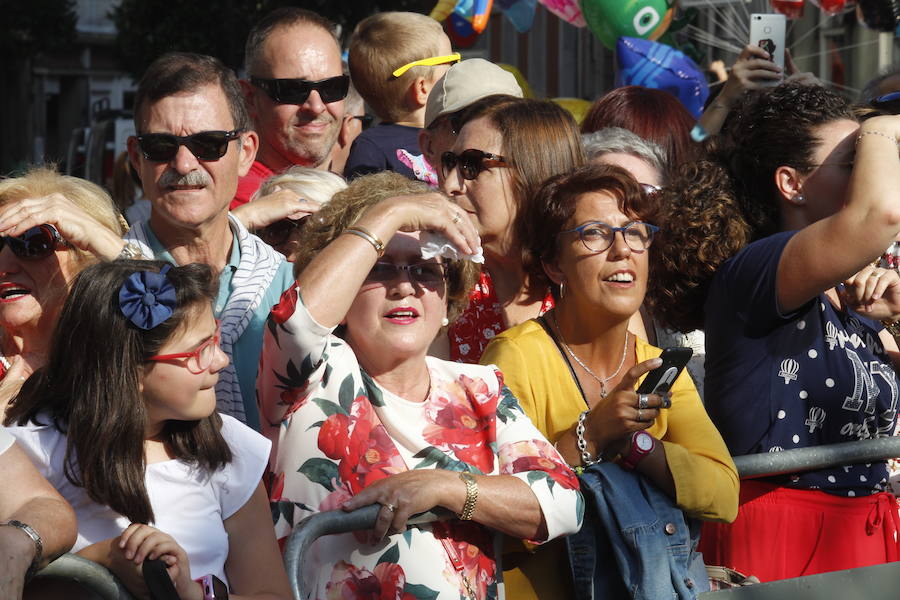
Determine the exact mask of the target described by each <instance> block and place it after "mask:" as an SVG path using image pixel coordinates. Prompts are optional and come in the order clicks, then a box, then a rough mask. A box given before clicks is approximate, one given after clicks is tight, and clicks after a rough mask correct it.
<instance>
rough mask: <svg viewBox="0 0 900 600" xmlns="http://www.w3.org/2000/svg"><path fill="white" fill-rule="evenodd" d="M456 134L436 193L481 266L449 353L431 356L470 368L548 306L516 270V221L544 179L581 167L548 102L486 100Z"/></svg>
mask: <svg viewBox="0 0 900 600" xmlns="http://www.w3.org/2000/svg"><path fill="white" fill-rule="evenodd" d="M458 127H461V129H459V136H458V137H457V138H456V142H455V143H454V145H453V149H452V150H451V151H449V152H445V153H444V154H443V156H442V157H441V168H442V169H443V170H444V185H443V186H442V188H441V189H442V190H443V191H444V192H445V193H446V194H448V195H449V196H450V197H451V198H453V201H454V202H456V203H457V204H458V205H459V206H460V207H461V208H462V209H463V210H464V211H465V212H466V213H468V215H469V216H470V217H471V219H472V221H473V222H474V223H475V226H476V229H477V231H478V234H479V235H480V236H481V241H482V245H483V247H484V260H485V263H484V270H483V271H482V275H481V279H480V280H479V282H478V285H477V286H476V287H475V291H474V292H473V293H472V296H471V298H470V303H469V306H468V308H466V310H465V312H464V313H463V314H462V315H461V316H460V318H459V319H457V321H456V322H455V323H454V324H453V325H451V327H450V329H449V331H448V338H449V342H450V348H449V351H448V350H446V349H444V350H442V351H437V349H436V351H437V353H438V354H440V355H445V356H447V355H448V356H450V357H451V359H453V360H458V361H461V362H472V363H475V362H478V359H479V357H480V356H481V353H482V352H483V351H484V348H485V347H486V346H487V344H488V342H490V341H491V338H493V337H494V336H495V335H497V334H498V333H500V332H501V331H503V330H505V329H506V328H508V327H512V326H514V325H518V324H519V323H521V322H522V321H526V320H528V319H530V318H533V317H536V316H538V315H540V314H543V313H544V312H546V311H547V310H548V309H550V308H551V307H552V306H553V298H552V297H551V296H550V294H549V291H548V289H547V288H546V286H544V285H543V284H541V285H534V284H533V282H531V281H530V280H529V278H528V275H527V274H526V273H525V271H524V269H523V267H522V249H523V243H522V240H523V239H524V238H523V237H522V234H521V228H522V227H523V223H522V219H523V217H522V214H523V211H524V206H525V204H526V203H527V202H528V200H529V198H530V197H531V196H532V194H533V193H534V191H535V190H536V189H537V187H538V186H539V185H540V184H541V183H542V182H543V181H544V180H545V179H547V178H548V177H551V176H553V175H556V174H557V173H566V172H568V171H571V170H572V169H574V168H575V167H577V166H579V165H581V164H583V163H584V154H583V151H582V149H581V140H580V138H579V135H578V129H577V126H576V125H575V121H574V120H572V117H571V115H569V113H567V112H566V111H565V110H563V109H562V108H560V107H559V106H557V105H556V104H554V103H553V102H550V101H544V100H530V99H524V98H514V97H512V96H488V97H487V98H484V99H482V100H479V101H478V102H476V103H474V104H472V105H471V106H470V107H469V108H467V109H466V110H465V112H463V114H462V116H461V118H460V125H458ZM439 341H442V340H439Z"/></svg>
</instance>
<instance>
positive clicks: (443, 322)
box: [441, 317, 450, 327]
mask: <svg viewBox="0 0 900 600" xmlns="http://www.w3.org/2000/svg"><path fill="white" fill-rule="evenodd" d="M449 324H450V319H448V318H447V317H444V318H443V319H441V327H446V326H447V325H449Z"/></svg>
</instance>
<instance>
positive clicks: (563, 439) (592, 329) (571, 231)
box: [481, 166, 738, 600]
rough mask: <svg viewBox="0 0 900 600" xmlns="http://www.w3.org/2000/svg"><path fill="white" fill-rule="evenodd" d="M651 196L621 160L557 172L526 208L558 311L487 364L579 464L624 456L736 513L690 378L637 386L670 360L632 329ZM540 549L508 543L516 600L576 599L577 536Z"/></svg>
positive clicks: (685, 504) (493, 351)
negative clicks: (570, 561) (572, 543)
mask: <svg viewBox="0 0 900 600" xmlns="http://www.w3.org/2000/svg"><path fill="white" fill-rule="evenodd" d="M644 204H646V199H645V197H644V195H643V193H642V190H641V187H640V185H639V184H638V183H637V182H635V181H634V179H632V178H631V176H629V175H628V174H627V173H626V172H625V171H624V170H622V169H620V168H618V167H611V166H591V167H583V168H580V169H578V170H576V171H574V172H572V173H569V174H565V175H559V176H556V177H554V178H552V179H550V180H548V181H547V182H546V183H545V184H544V185H543V186H542V187H541V189H540V190H539V191H538V193H537V194H536V195H535V196H534V197H533V199H532V202H531V203H530V205H527V206H526V210H528V211H529V218H528V219H527V221H528V223H530V227H531V228H532V231H531V232H530V235H528V236H526V238H525V239H528V240H529V248H528V254H527V256H526V262H528V263H530V264H529V265H528V267H529V269H530V271H531V272H532V275H533V276H536V277H542V276H543V277H546V279H547V280H548V283H549V284H550V286H551V289H553V292H554V295H555V296H556V299H557V304H556V308H555V309H554V310H553V311H550V312H549V313H547V314H546V315H544V316H543V317H541V318H540V319H533V320H530V321H527V322H525V323H522V324H521V325H519V326H517V327H514V328H512V329H509V330H507V331H505V332H504V333H502V334H500V335H499V336H497V337H496V338H495V339H494V340H493V341H492V342H491V344H490V345H489V346H488V348H487V349H486V351H485V353H484V356H483V357H482V359H481V360H482V363H483V364H495V365H497V366H498V367H499V368H500V370H501V371H502V372H503V373H504V376H505V378H506V384H507V385H508V386H509V388H510V389H511V390H512V391H513V393H514V394H515V396H516V397H517V398H518V399H519V402H520V403H521V404H522V408H523V409H524V410H525V412H526V413H527V414H528V416H529V417H530V418H531V420H532V421H533V422H534V424H535V425H536V426H537V427H538V429H540V430H541V432H542V433H543V434H544V435H545V436H547V438H548V439H549V440H550V441H551V442H554V443H555V444H556V445H557V448H558V449H559V451H560V453H561V454H562V456H563V457H564V458H565V459H566V460H567V461H568V462H569V464H571V465H572V466H574V467H584V466H586V465H589V464H591V463H592V462H593V461H596V460H599V459H601V458H602V459H605V460H619V462H620V464H623V466H625V467H626V468H633V469H635V470H636V471H638V472H639V473H641V474H642V475H643V476H645V477H647V478H648V479H650V480H651V481H653V483H655V484H656V486H657V487H659V488H660V489H661V490H662V491H663V492H665V493H666V494H668V495H669V496H670V497H671V498H672V499H673V500H674V501H675V503H676V504H677V505H678V507H680V508H681V509H682V510H683V511H685V512H686V513H687V514H688V515H690V516H693V517H697V518H701V519H711V520H718V521H731V520H733V519H734V518H735V516H736V514H737V504H738V476H737V472H736V470H735V467H734V463H733V462H732V460H731V457H730V456H729V454H728V450H727V448H726V447H725V443H724V442H723V441H722V437H721V436H720V435H719V432H718V431H717V430H716V428H715V426H714V425H713V424H712V422H711V421H710V419H709V417H708V416H707V414H706V411H705V409H704V408H703V405H702V404H701V402H700V398H699V396H698V394H697V391H696V389H695V388H694V384H693V383H692V382H691V379H690V377H689V376H688V375H687V374H686V373H682V374H681V375H680V376H679V377H678V379H676V381H675V384H674V386H673V387H672V390H671V394H670V398H660V397H659V396H655V395H651V396H649V397H643V398H639V396H638V394H637V393H636V392H635V391H634V390H635V388H636V387H637V383H638V382H639V381H640V379H641V378H642V377H643V375H644V374H645V373H646V372H648V371H650V370H651V369H653V368H655V367H657V366H659V364H660V363H661V360H660V359H659V358H657V357H658V356H659V354H660V349H659V348H656V347H654V346H651V345H650V344H648V343H647V342H645V341H644V340H642V339H640V338H637V337H636V336H634V335H633V334H631V333H629V331H628V320H629V318H630V317H631V315H632V314H634V313H635V312H636V311H637V310H638V308H639V307H640V305H641V303H642V302H643V299H644V293H645V291H646V287H647V271H648V264H647V252H646V250H647V248H649V246H650V243H651V242H652V240H653V233H654V232H655V231H656V228H655V227H653V226H652V225H649V224H647V223H643V222H641V215H642V214H643V213H644V212H645V211H646V207H645V206H643V205H644ZM620 234H621V235H620ZM670 403H671V404H670ZM638 432H646V433H648V434H650V436H651V437H649V438H648V437H647V436H646V435H643V434H641V435H635V434H637V433H638ZM648 449H649V451H648ZM532 550H533V549H531V548H529V549H526V548H523V547H522V546H521V545H519V546H518V547H513V545H510V547H509V548H508V553H507V557H506V559H505V562H506V564H507V565H510V564H511V565H515V566H517V568H514V569H513V570H512V571H508V572H507V573H506V574H505V580H506V589H507V597H509V598H516V599H517V600H518V599H527V598H546V599H550V598H563V597H570V589H569V586H570V584H569V582H568V576H567V574H568V573H569V569H568V565H567V562H566V561H567V559H566V551H565V544H564V543H560V542H557V543H556V544H546V545H544V546H542V547H541V548H540V549H539V550H536V551H533V552H532Z"/></svg>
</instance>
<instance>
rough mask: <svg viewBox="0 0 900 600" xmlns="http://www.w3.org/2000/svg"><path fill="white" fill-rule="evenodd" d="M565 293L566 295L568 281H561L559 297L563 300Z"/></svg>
mask: <svg viewBox="0 0 900 600" xmlns="http://www.w3.org/2000/svg"><path fill="white" fill-rule="evenodd" d="M565 295H566V282H565V281H561V282H560V283H559V299H560V300H562V299H563V296H565Z"/></svg>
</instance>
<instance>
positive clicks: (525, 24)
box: [496, 0, 537, 33]
mask: <svg viewBox="0 0 900 600" xmlns="http://www.w3.org/2000/svg"><path fill="white" fill-rule="evenodd" d="M496 1H497V6H499V7H500V10H501V11H503V15H504V16H505V17H506V18H507V19H509V22H510V23H512V26H513V27H515V28H516V31H518V32H519V33H525V32H526V31H530V30H531V26H532V25H533V24H534V12H535V11H536V10H537V0H496Z"/></svg>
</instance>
